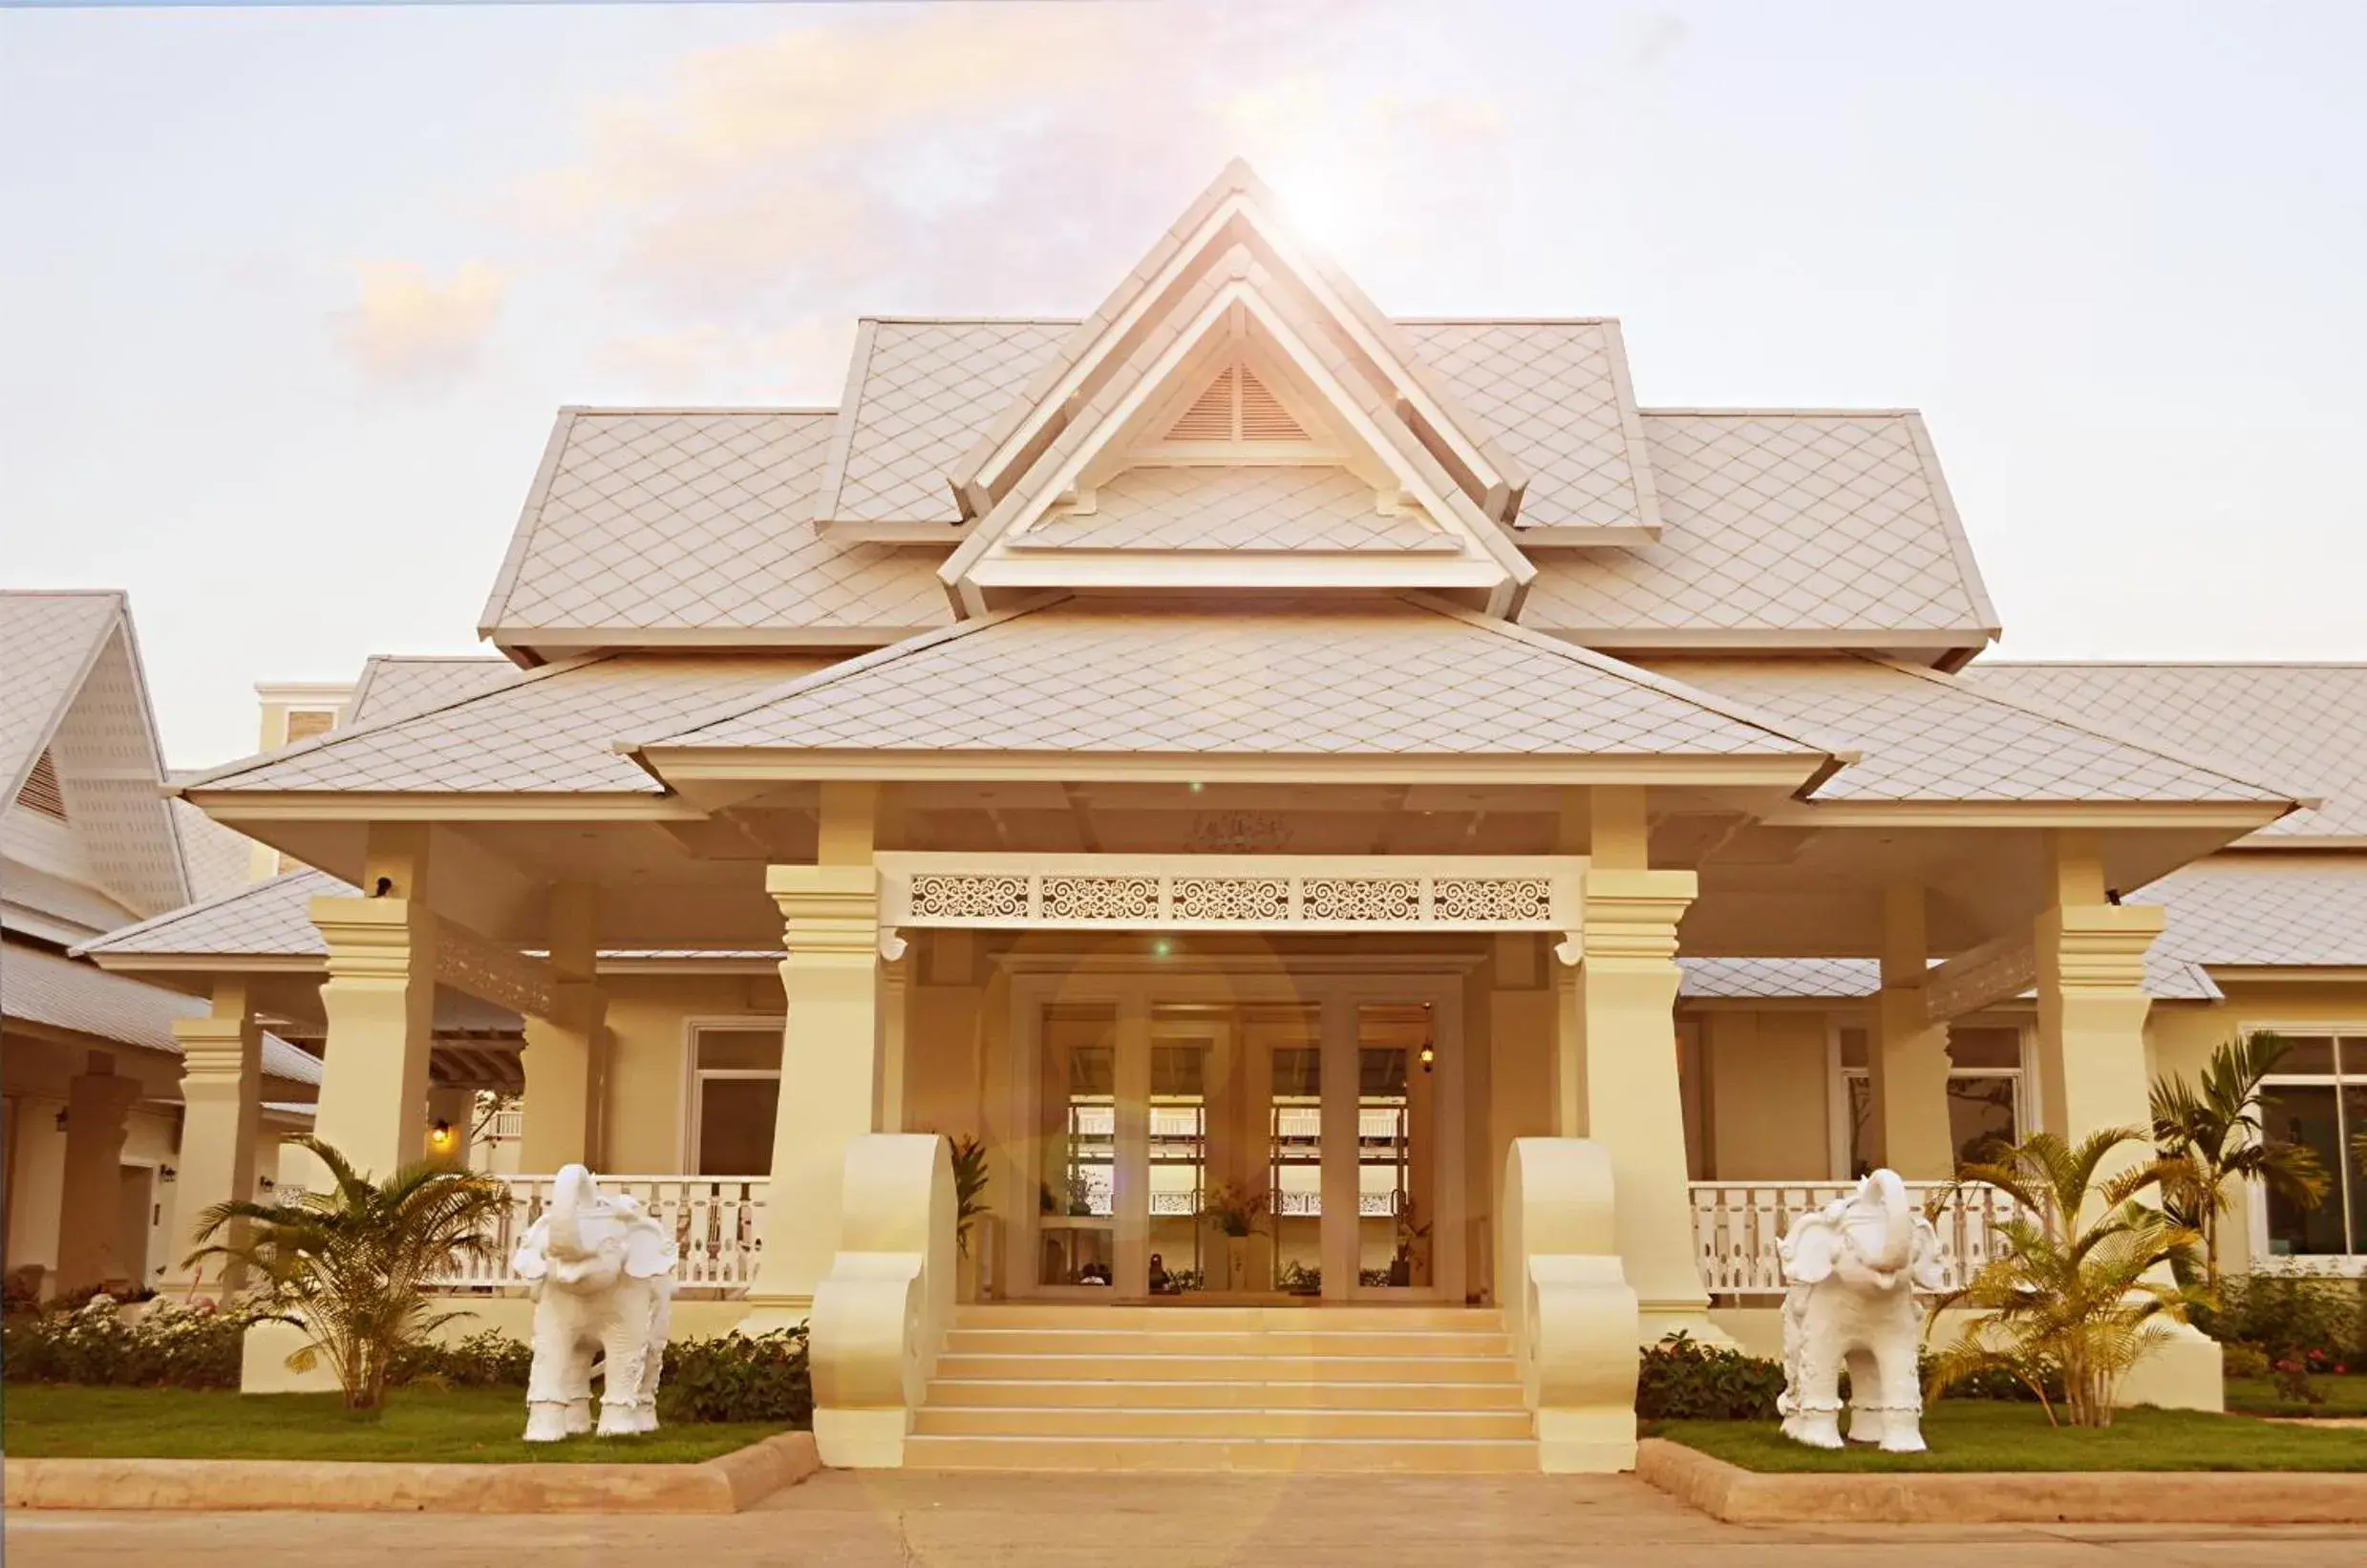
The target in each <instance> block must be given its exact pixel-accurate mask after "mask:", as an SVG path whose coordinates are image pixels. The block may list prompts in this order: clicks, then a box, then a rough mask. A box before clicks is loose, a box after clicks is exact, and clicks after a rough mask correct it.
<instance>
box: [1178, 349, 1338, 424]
mask: <svg viewBox="0 0 2367 1568" xmlns="http://www.w3.org/2000/svg"><path fill="white" fill-rule="evenodd" d="M1167 439H1168V440H1170V441H1304V440H1306V439H1307V433H1306V432H1305V431H1304V430H1301V429H1300V428H1299V423H1298V421H1297V420H1295V419H1293V418H1291V417H1290V410H1288V409H1286V408H1284V407H1283V406H1282V403H1281V400H1280V399H1278V398H1277V397H1275V396H1274V394H1273V393H1272V392H1268V391H1267V390H1266V384H1265V383H1264V382H1263V381H1260V380H1259V379H1258V378H1257V377H1256V376H1254V375H1252V374H1250V373H1249V371H1248V369H1247V367H1246V366H1241V365H1234V366H1229V367H1227V368H1226V371H1225V373H1224V374H1222V375H1220V376H1218V377H1217V378H1216V379H1215V380H1214V381H1211V382H1209V383H1208V390H1207V391H1206V392H1202V393H1201V394H1200V396H1199V398H1198V399H1197V400H1195V401H1194V402H1193V404H1192V406H1191V407H1190V408H1188V409H1185V410H1184V414H1183V417H1182V418H1180V419H1178V420H1176V422H1175V424H1174V425H1173V426H1171V427H1170V428H1169V429H1168V431H1167Z"/></svg>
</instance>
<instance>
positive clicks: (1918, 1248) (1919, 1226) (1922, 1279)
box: [1907, 1215, 1948, 1293]
mask: <svg viewBox="0 0 2367 1568" xmlns="http://www.w3.org/2000/svg"><path fill="white" fill-rule="evenodd" d="M1907 1272H1908V1278H1909V1282H1911V1283H1912V1284H1913V1286H1914V1288H1915V1289H1917V1290H1924V1291H1931V1292H1935V1293H1936V1292H1938V1291H1942V1290H1946V1289H1947V1288H1948V1267H1947V1263H1946V1261H1945V1260H1943V1259H1942V1258H1941V1257H1940V1233H1939V1232H1938V1231H1936V1230H1933V1229H1932V1228H1931V1221H1930V1220H1929V1219H1927V1218H1924V1217H1923V1216H1922V1215H1917V1216H1915V1241H1914V1250H1913V1251H1912V1252H1911V1253H1909V1256H1908V1262H1907Z"/></svg>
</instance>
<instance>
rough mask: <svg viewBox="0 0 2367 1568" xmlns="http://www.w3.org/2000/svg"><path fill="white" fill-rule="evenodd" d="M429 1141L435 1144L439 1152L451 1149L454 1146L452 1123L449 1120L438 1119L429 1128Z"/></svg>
mask: <svg viewBox="0 0 2367 1568" xmlns="http://www.w3.org/2000/svg"><path fill="white" fill-rule="evenodd" d="M427 1141H428V1142H429V1143H431V1144H433V1145H435V1147H436V1149H437V1151H438V1152H439V1153H440V1152H442V1151H445V1150H449V1149H450V1148H451V1147H452V1124H451V1123H450V1122H448V1121H438V1122H437V1124H436V1125H435V1126H434V1127H432V1128H430V1129H429V1130H428V1134H427Z"/></svg>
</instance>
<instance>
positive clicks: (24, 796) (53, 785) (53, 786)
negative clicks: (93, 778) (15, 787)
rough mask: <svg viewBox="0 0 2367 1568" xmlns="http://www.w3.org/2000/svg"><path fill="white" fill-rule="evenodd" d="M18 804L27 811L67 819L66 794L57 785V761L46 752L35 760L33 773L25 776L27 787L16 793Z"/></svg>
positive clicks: (61, 819)
mask: <svg viewBox="0 0 2367 1568" xmlns="http://www.w3.org/2000/svg"><path fill="white" fill-rule="evenodd" d="M16 803H17V804H18V805H20V806H23V807H24V808H25V809H26V810H27V811H36V812H39V813H40V814H41V815H42V816H54V817H55V818H57V819H58V820H59V821H60V822H63V821H64V820H65V819H66V794H65V792H64V791H63V790H61V789H59V788H58V785H57V761H56V759H55V758H54V757H53V756H51V755H50V753H49V752H42V753H41V754H40V755H39V756H37V757H35V758H33V763H32V773H27V774H26V775H25V787H24V788H23V789H21V790H19V791H17V792H16Z"/></svg>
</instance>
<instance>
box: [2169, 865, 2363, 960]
mask: <svg viewBox="0 0 2367 1568" xmlns="http://www.w3.org/2000/svg"><path fill="white" fill-rule="evenodd" d="M2129 901H2130V902H2132V903H2152V904H2160V905H2162V906H2163V907H2164V909H2165V910H2166V911H2167V912H2168V923H2167V925H2166V926H2165V927H2164V930H2163V932H2162V938H2161V940H2160V941H2159V942H2157V943H2154V950H2155V951H2156V952H2158V953H2162V954H2164V955H2165V956H2167V957H2170V958H2174V959H2183V960H2185V961H2186V962H2188V963H2191V964H2226V965H2253V966H2261V967H2271V968H2282V967H2295V968H2318V967H2340V968H2356V967H2367V865H2362V864H2360V863H2358V861H2357V858H2356V857H2351V856H2343V857H2337V858H2321V857H2315V856H2313V857H2300V856H2290V855H2269V854H2255V853H2253V852H2250V851H2246V852H2245V853H2243V854H2240V855H2216V856H2213V857H2211V858H2209V859H2207V860H2203V861H2200V862H2198V863H2197V864H2194V865H2190V866H2187V867H2186V869H2184V870H2183V871H2176V872H2172V873H2171V874H2170V875H2169V876H2167V877H2164V878H2163V879H2161V880H2160V881H2158V882H2155V883H2153V884H2152V885H2151V886H2149V887H2145V888H2143V889H2141V890H2139V891H2138V892H2136V893H2132V894H2131V895H2129Z"/></svg>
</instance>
